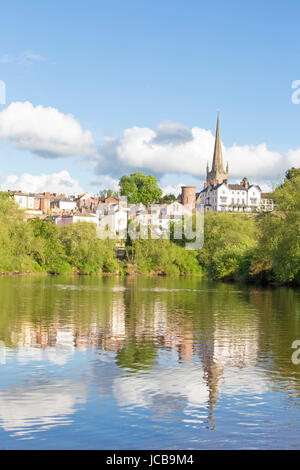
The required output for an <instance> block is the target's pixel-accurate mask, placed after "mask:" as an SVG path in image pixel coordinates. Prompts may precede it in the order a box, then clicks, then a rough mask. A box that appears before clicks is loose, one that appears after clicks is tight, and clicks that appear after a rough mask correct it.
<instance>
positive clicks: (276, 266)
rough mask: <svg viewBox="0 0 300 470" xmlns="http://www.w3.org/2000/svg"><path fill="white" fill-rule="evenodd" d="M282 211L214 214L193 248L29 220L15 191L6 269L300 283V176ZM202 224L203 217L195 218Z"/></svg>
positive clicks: (1, 240) (0, 208) (2, 229)
mask: <svg viewBox="0 0 300 470" xmlns="http://www.w3.org/2000/svg"><path fill="white" fill-rule="evenodd" d="M274 195H275V197H276V198H277V202H279V203H280V209H281V211H280V212H276V213H265V214H259V215H257V216H256V217H245V214H239V213H225V212H224V213H222V212H220V213H216V212H207V213H206V214H205V217H204V244H203V247H202V248H201V249H198V250H188V249H186V246H185V242H186V240H185V239H184V235H183V239H181V240H178V239H175V238H174V233H175V226H174V223H175V222H173V224H171V230H170V232H171V233H170V239H137V240H131V239H130V238H129V237H128V239H127V240H125V252H124V257H123V259H121V260H120V259H119V258H118V257H117V248H118V247H117V241H116V240H112V239H105V240H104V239H99V238H98V237H97V232H96V227H95V224H89V223H82V222H80V223H74V224H70V225H65V226H57V225H56V224H53V223H52V222H51V221H49V220H41V219H38V218H35V219H30V220H28V221H26V220H25V218H24V213H23V212H22V211H21V210H20V209H19V208H18V206H17V205H16V203H15V202H14V201H13V200H12V199H11V198H9V196H8V195H7V193H0V272H1V273H4V275H5V274H7V275H19V274H23V273H27V274H52V275H54V274H67V275H74V274H76V275H101V276H112V275H118V276H140V275H146V276H202V277H206V278H208V279H212V280H217V281H227V282H243V283H256V284H260V285H272V284H273V285H292V286H299V285H300V237H299V233H300V175H299V176H295V177H293V178H292V179H291V180H288V181H286V182H285V183H284V185H281V187H279V188H278V189H277V190H276V191H275V192H274ZM193 223H194V225H195V219H194V220H193Z"/></svg>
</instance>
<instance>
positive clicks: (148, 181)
mask: <svg viewBox="0 0 300 470" xmlns="http://www.w3.org/2000/svg"><path fill="white" fill-rule="evenodd" d="M119 186H120V192H121V195H122V196H127V201H128V202H129V204H138V203H139V202H142V203H143V204H145V205H146V204H148V203H150V204H151V203H154V202H156V201H158V200H159V199H160V198H161V195H162V190H161V189H160V188H159V186H158V183H157V179H156V178H155V176H153V175H144V173H143V172H142V171H137V172H136V173H131V175H130V176H128V175H124V176H122V178H121V179H120V181H119Z"/></svg>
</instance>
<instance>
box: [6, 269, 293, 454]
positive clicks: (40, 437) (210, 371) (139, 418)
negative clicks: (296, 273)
mask: <svg viewBox="0 0 300 470" xmlns="http://www.w3.org/2000/svg"><path fill="white" fill-rule="evenodd" d="M295 339H300V291H299V290H293V289H288V288H277V289H273V290H272V289H261V288H257V287H250V288H249V287H241V286H238V285H225V284H220V283H210V282H206V281H202V280H201V279H198V278H194V279H176V278H168V279H166V278H162V279H158V278H153V279H152V278H139V279H113V278H104V279H101V278H89V277H77V278H70V277H68V278H66V277H2V278H0V341H1V343H0V344H1V348H0V448H2V449H3V448H6V449H17V448H21V449H40V448H42V449H49V448H50V449H51V448H56V449H59V448H65V449H73V448H76V449H79V448H83V449H89V448H92V449H113V448H115V449H160V448H164V449H203V448H207V449H214V448H220V449H221V448H225V449H228V448H230V449H233V448H300V364H299V365H294V364H293V363H292V361H291V355H292V353H293V350H292V349H291V344H292V342H293V341H294V340H295Z"/></svg>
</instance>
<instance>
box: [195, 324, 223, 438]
mask: <svg viewBox="0 0 300 470" xmlns="http://www.w3.org/2000/svg"><path fill="white" fill-rule="evenodd" d="M202 327H203V331H205V334H203V336H202V337H201V339H200V345H199V346H200V351H199V353H200V358H201V362H202V368H203V372H204V380H205V382H206V385H207V389H208V404H207V408H208V411H209V412H208V420H207V427H208V428H209V429H212V430H215V419H214V409H215V407H216V404H217V402H218V399H219V389H218V383H219V379H220V377H221V376H222V372H223V368H222V367H220V366H219V365H218V364H216V363H215V361H214V356H215V330H214V326H213V325H212V324H211V323H210V326H209V327H208V325H207V324H206V325H202Z"/></svg>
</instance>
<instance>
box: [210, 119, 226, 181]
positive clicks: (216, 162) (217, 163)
mask: <svg viewBox="0 0 300 470" xmlns="http://www.w3.org/2000/svg"><path fill="white" fill-rule="evenodd" d="M212 170H213V171H215V172H216V173H225V172H224V167H223V155H222V146H221V138H220V119H219V113H218V120H217V129H216V140H215V150H214V158H213V164H212Z"/></svg>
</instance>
